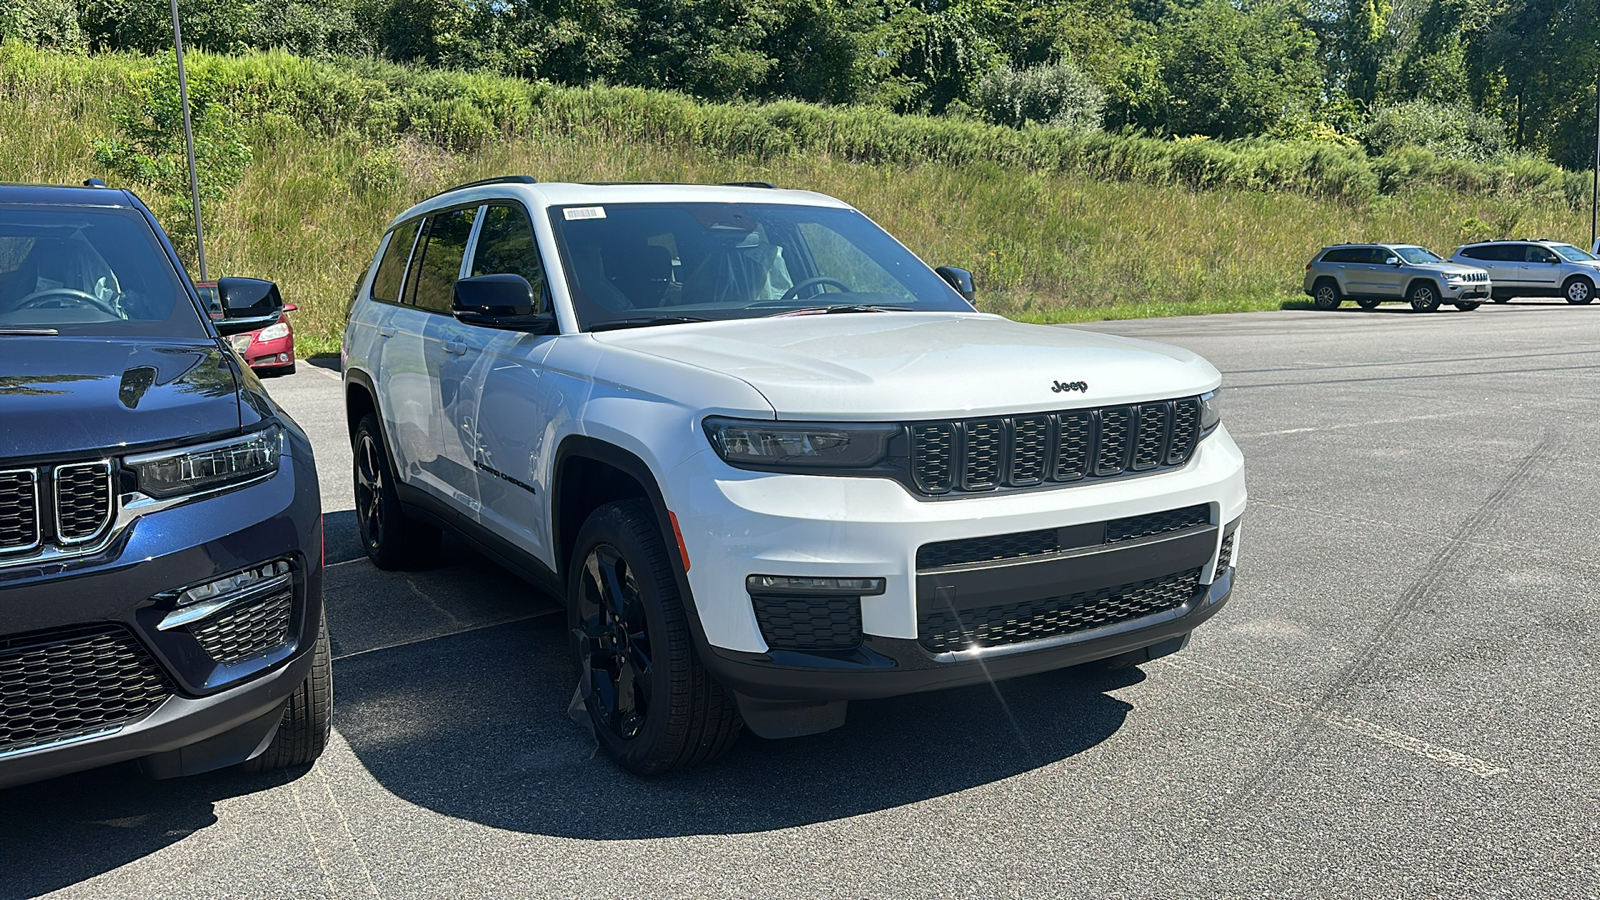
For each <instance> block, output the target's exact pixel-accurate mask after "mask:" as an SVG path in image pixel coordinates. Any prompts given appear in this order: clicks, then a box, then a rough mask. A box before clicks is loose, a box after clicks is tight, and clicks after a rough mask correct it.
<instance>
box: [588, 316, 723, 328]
mask: <svg viewBox="0 0 1600 900" xmlns="http://www.w3.org/2000/svg"><path fill="white" fill-rule="evenodd" d="M708 321H710V320H709V319H699V318H695V317H694V316H640V317H638V318H635V319H612V320H611V321H609V322H600V323H598V324H596V325H591V326H589V330H590V331H616V330H617V329H620V328H645V327H648V326H650V325H682V324H684V323H686V322H708Z"/></svg>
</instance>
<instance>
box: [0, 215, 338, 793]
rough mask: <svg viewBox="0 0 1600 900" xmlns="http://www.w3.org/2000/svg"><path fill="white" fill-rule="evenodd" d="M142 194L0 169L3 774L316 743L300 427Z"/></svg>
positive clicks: (238, 300)
mask: <svg viewBox="0 0 1600 900" xmlns="http://www.w3.org/2000/svg"><path fill="white" fill-rule="evenodd" d="M218 291H219V295H220V301H221V305H222V308H223V314H224V318H223V319H221V320H220V321H218V322H217V323H216V324H215V325H213V324H212V322H211V321H210V319H209V318H208V317H207V316H206V315H205V313H204V307H202V306H201V305H200V300H199V297H198V296H197V295H196V294H195V291H194V287H193V286H192V285H191V284H190V283H189V280H188V278H187V277H186V276H185V275H184V272H183V268H182V266H181V264H180V263H179V261H178V258H177V256H176V255H175V254H174V253H173V249H172V245H171V244H170V243H169V242H168V240H167V238H166V236H165V235H164V234H163V233H162V232H161V229H160V227H159V226H158V225H157V224H156V221H155V219H154V217H152V216H151V215H150V212H149V210H147V209H146V208H145V207H144V205H143V204H142V203H140V202H139V200H138V199H137V198H136V197H134V196H133V195H132V194H129V193H126V192H124V191H116V190H108V189H106V188H56V187H33V186H18V185H0V423H4V425H3V427H0V787H3V786H5V785H9V784H16V783H19V782H23V781H31V780H35V779H40V778H46V777H50V776H53V775H59V774H63V773H66V772H72V771H76V770H80V769H86V768H91V767H94V766H99V765H105V764H108V763H114V762H119V761H123V760H133V759H136V760H138V761H139V762H140V764H141V766H142V767H143V768H144V769H145V770H146V771H147V772H149V773H151V774H154V775H157V776H163V777H164V776H170V775H184V774H189V773H193V772H203V771H206V770H209V769H215V768H218V767H221V766H226V765H231V764H235V763H241V762H244V763H247V764H248V765H249V766H250V767H253V768H266V767H272V766H283V765H293V764H301V763H307V762H310V761H311V760H312V759H314V758H315V757H316V756H317V754H318V753H320V752H321V750H322V747H323V744H324V742H325V741H326V738H327V733H328V721H329V719H328V717H329V705H330V703H331V685H330V683H329V680H328V679H329V665H330V662H329V654H328V642H327V635H326V630H325V628H324V624H323V614H322V517H321V501H320V498H319V496H318V490H317V478H316V473H315V470H314V468H313V465H312V459H311V446H310V444H309V443H308V442H307V440H306V437H305V435H304V434H303V433H302V432H301V431H300V429H299V428H298V427H297V426H296V425H295V423H294V422H292V421H290V419H289V417H288V416H286V415H284V413H283V411H282V410H280V409H279V408H278V407H277V405H276V404H274V403H273V402H272V399H271V398H270V397H268V396H267V395H266V393H265V392H264V391H263V390H262V389H261V383H260V382H259V381H257V380H256V378H255V376H254V375H252V374H250V371H249V369H248V368H245V367H244V366H243V365H241V364H240V360H239V358H238V356H237V355H235V354H234V352H233V350H232V348H231V347H229V346H228V344H227V343H226V340H225V338H224V337H222V334H226V333H228V332H237V331H243V330H248V329H250V328H259V327H261V326H262V325H265V324H269V323H270V322H271V321H272V320H274V319H276V318H277V316H278V315H279V313H280V307H281V306H282V303H281V301H280V300H279V299H278V292H277V288H275V287H273V285H271V284H270V283H268V282H262V281H253V280H250V279H223V281H222V282H221V284H220V285H219V286H218Z"/></svg>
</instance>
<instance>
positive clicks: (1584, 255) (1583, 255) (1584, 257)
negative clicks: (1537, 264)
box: [1550, 244, 1595, 262]
mask: <svg viewBox="0 0 1600 900" xmlns="http://www.w3.org/2000/svg"><path fill="white" fill-rule="evenodd" d="M1550 249H1551V250H1554V251H1555V252H1556V253H1557V254H1559V255H1560V256H1561V258H1562V259H1565V260H1566V261H1567V262H1591V261H1593V260H1594V259H1595V256H1594V254H1592V253H1590V252H1589V251H1587V250H1580V249H1578V248H1577V247H1574V246H1572V245H1571V244H1551V245H1550Z"/></svg>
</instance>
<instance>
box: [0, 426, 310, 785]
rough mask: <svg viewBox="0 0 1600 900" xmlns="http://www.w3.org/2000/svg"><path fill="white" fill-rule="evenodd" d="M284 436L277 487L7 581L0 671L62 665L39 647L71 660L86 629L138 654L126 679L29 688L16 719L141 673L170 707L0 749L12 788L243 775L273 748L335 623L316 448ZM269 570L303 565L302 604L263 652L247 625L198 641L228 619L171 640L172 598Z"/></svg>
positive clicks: (98, 674) (73, 669)
mask: <svg viewBox="0 0 1600 900" xmlns="http://www.w3.org/2000/svg"><path fill="white" fill-rule="evenodd" d="M286 434H287V435H288V440H287V443H286V450H285V453H284V455H283V456H282V458H281V463H280V466H279V470H278V472H277V473H276V474H275V475H273V476H272V477H271V478H268V479H266V480H264V481H261V482H258V483H255V484H252V485H249V486H246V487H242V488H238V489H234V490H230V491H225V492H222V493H218V494H215V495H211V496H208V497H204V498H199V499H194V500H190V501H188V502H185V503H180V504H178V505H175V506H171V507H169V508H165V509H160V510H158V511H154V512H150V513H148V514H145V515H143V516H140V517H138V518H134V519H133V520H132V521H131V522H129V523H127V524H126V526H125V527H124V528H123V530H122V531H120V532H118V533H116V534H115V535H114V536H113V538H112V539H111V540H110V542H109V543H108V544H107V545H106V546H105V547H104V549H102V550H99V551H98V552H94V553H90V554H87V555H84V556H78V557H69V558H57V559H53V560H50V561H39V562H35V563H32V564H18V565H11V566H7V567H5V568H0V660H3V659H4V658H5V654H7V653H14V654H20V653H23V652H34V653H49V652H56V651H43V650H38V649H37V648H38V647H41V646H51V645H50V641H52V640H55V639H56V636H58V635H63V636H65V637H61V638H60V646H61V647H63V648H69V647H73V646H75V645H74V644H73V643H72V640H74V639H72V638H70V635H71V634H72V633H73V632H74V630H75V629H80V628H82V629H101V630H103V631H106V632H108V633H111V634H114V636H115V637H116V638H117V639H118V640H120V641H121V642H122V644H123V645H125V647H126V648H128V649H127V651H126V652H125V653H124V654H123V655H122V656H119V657H116V659H117V660H118V666H119V668H118V669H117V670H116V671H117V672H118V673H120V674H119V675H117V676H116V677H112V676H108V675H106V674H105V672H106V671H107V670H106V669H103V668H97V667H96V665H97V664H98V663H100V662H102V661H103V660H104V659H106V658H107V657H104V656H100V657H93V658H92V659H90V661H89V662H88V663H85V662H83V661H82V660H81V659H80V660H78V661H77V662H75V663H74V664H73V665H63V666H62V667H61V669H60V671H59V672H58V673H55V674H52V676H51V679H52V680H50V681H48V682H45V681H30V687H29V688H28V693H27V695H26V696H23V695H18V696H17V698H16V699H13V698H8V700H7V703H8V704H11V703H13V702H15V703H16V704H19V706H18V707H14V708H13V709H12V710H7V712H15V709H17V708H20V704H22V703H24V702H26V703H29V704H32V705H31V706H29V707H28V708H29V710H30V711H32V710H35V709H39V710H43V715H44V716H45V717H50V716H54V715H55V713H54V712H53V711H52V708H51V706H50V704H49V703H48V702H47V701H45V700H42V699H41V697H42V696H43V694H42V693H41V691H43V690H45V689H46V688H48V689H49V690H51V691H59V692H62V693H63V695H64V696H65V695H70V696H73V697H87V698H89V700H88V701H85V702H90V701H93V700H94V698H95V697H96V694H95V693H94V691H97V690H98V691H101V692H102V693H101V695H100V696H111V695H115V694H116V692H117V691H118V690H119V689H121V688H123V687H124V685H125V684H126V679H127V678H128V677H130V676H127V675H126V673H127V672H131V671H135V670H137V671H140V672H142V673H143V674H142V676H141V677H144V678H147V679H149V684H150V685H151V687H150V688H149V689H148V696H150V697H152V698H158V699H152V700H151V701H150V702H151V703H153V704H154V705H153V707H151V708H148V709H146V710H145V711H143V712H141V713H139V714H137V715H134V716H132V717H131V718H127V719H122V720H113V721H106V722H103V723H101V724H100V725H97V726H96V727H93V728H78V727H66V726H65V725H63V727H62V728H61V730H60V731H59V733H57V734H55V735H52V734H51V733H50V732H49V731H48V729H43V730H42V732H43V733H42V736H41V735H40V734H36V733H33V732H40V731H41V729H38V728H33V729H29V731H30V737H29V739H27V740H16V739H12V740H10V741H9V742H8V743H0V787H3V786H5V785H11V784H18V783H22V782H27V781H34V780H38V779H41V778H48V777H53V776H56V775H61V774H65V773H68V772H73V771H78V770H82V769H88V768H93V767H96V766H101V765H106V764H110V763H115V762H120V761H124V760H129V759H139V758H147V762H149V763H150V765H149V766H148V768H150V769H151V770H152V771H154V772H156V773H157V774H161V775H177V774H189V773H192V772H199V771H205V770H207V769H212V768H217V767H220V766H225V765H230V764H233V763H237V762H242V761H244V760H245V759H248V758H249V757H251V756H253V755H255V754H256V753H259V752H260V751H261V750H262V749H263V748H264V747H265V746H266V744H267V742H268V741H269V740H270V739H271V737H272V735H273V734H274V733H275V730H276V728H277V723H278V719H279V713H280V711H281V709H282V707H283V703H284V700H285V699H286V698H287V697H288V696H289V694H290V693H292V692H293V691H294V690H295V688H297V687H298V686H299V685H300V683H301V682H303V681H304V680H305V678H306V676H307V675H308V673H309V672H310V667H311V649H312V647H313V646H314V644H315V641H316V636H317V632H318V629H319V628H320V625H321V621H322V615H323V612H322V551H321V545H322V524H321V501H320V498H319V495H318V489H317V481H316V474H315V468H314V465H313V462H312V458H311V450H310V446H309V443H308V442H307V441H306V440H305V438H304V436H303V435H301V434H299V432H298V431H297V430H295V429H287V430H286ZM269 560H286V561H288V562H289V563H290V565H291V566H292V575H291V578H290V587H289V588H288V589H287V590H288V591H289V593H290V596H291V597H292V599H291V600H290V601H289V602H290V604H292V605H291V606H290V607H289V611H288V612H287V624H286V625H284V626H283V628H284V630H283V631H281V632H272V634H273V635H274V637H273V639H272V641H270V642H268V641H263V642H262V646H261V648H260V649H259V650H255V649H253V648H251V647H250V646H249V645H248V644H246V645H243V647H244V649H242V650H241V649H240V647H241V645H240V644H239V643H238V641H239V636H238V635H239V634H242V633H244V632H243V629H245V628H248V627H254V626H253V625H250V624H248V620H246V619H245V618H244V617H243V616H241V624H240V626H239V628H240V629H241V631H240V632H239V633H234V634H222V635H221V636H220V637H219V636H218V635H217V634H216V633H215V632H213V633H212V634H211V635H209V636H207V635H203V634H201V633H199V628H200V627H201V626H203V625H205V624H207V623H208V622H209V623H216V622H217V621H218V619H220V618H222V617H223V615H226V613H223V614H219V615H218V616H217V617H214V618H211V619H208V620H204V621H202V622H199V623H197V625H196V626H195V627H192V628H191V627H188V626H185V627H170V626H169V627H167V628H162V627H160V625H161V623H162V621H163V619H164V618H166V616H167V615H168V613H170V612H171V611H172V610H173V608H174V602H175V601H174V599H173V597H172V594H173V592H174V591H177V590H179V589H182V588H185V587H189V586H192V585H196V584H202V583H206V582H208V581H211V580H214V579H216V578H218V577H220V576H224V575H227V574H229V573H232V572H237V571H240V570H243V569H247V568H249V567H251V566H258V565H260V564H262V563H263V562H266V561H269ZM279 609H280V610H281V607H280V608H279ZM278 614H282V613H281V612H279V613H278ZM278 621H281V620H278ZM277 635H282V638H281V641H280V640H278V638H277ZM228 641H234V642H235V643H233V644H228V643H227V642H228ZM224 646H227V647H229V649H228V650H226V651H224V650H222V649H219V648H221V647H224ZM19 648H24V649H19ZM29 648H31V649H29ZM234 651H238V652H234ZM66 652H67V651H65V650H63V651H60V652H59V653H58V656H57V657H51V658H58V657H59V656H60V654H65V653H66ZM21 659H22V657H20V656H19V657H17V658H15V659H13V660H12V663H15V664H16V665H14V666H13V668H19V669H20V668H21V663H20V661H21ZM41 685H43V686H41ZM88 685H93V687H92V688H91V687H88ZM63 702H66V701H63ZM74 702H76V701H74ZM61 718H62V720H63V721H64V722H66V721H75V720H73V719H72V717H70V716H67V715H65V714H63V715H62V717H61ZM13 724H14V723H13ZM8 727H9V725H8ZM7 733H8V734H12V737H13V738H15V733H13V732H7Z"/></svg>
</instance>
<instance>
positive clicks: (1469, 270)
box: [1417, 262, 1489, 275]
mask: <svg viewBox="0 0 1600 900" xmlns="http://www.w3.org/2000/svg"><path fill="white" fill-rule="evenodd" d="M1417 268H1419V269H1427V270H1429V271H1432V272H1439V273H1440V274H1443V275H1487V274H1489V270H1488V269H1486V268H1484V267H1483V266H1473V265H1467V264H1465V263H1453V262H1440V263H1428V264H1427V265H1423V266H1418V267H1417Z"/></svg>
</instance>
